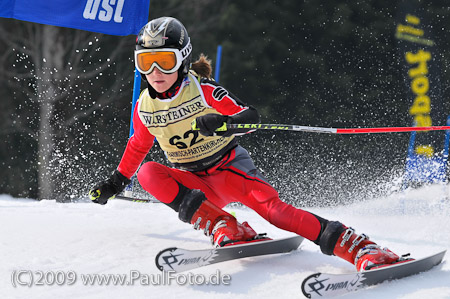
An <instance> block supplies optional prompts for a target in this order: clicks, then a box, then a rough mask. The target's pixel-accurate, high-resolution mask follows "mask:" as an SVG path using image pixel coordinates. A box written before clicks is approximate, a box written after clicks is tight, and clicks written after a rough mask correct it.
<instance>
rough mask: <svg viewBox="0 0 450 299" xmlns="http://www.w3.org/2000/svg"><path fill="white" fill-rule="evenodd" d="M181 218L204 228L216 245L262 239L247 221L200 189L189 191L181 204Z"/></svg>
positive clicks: (199, 227)
mask: <svg viewBox="0 0 450 299" xmlns="http://www.w3.org/2000/svg"><path fill="white" fill-rule="evenodd" d="M191 215H192V216H191ZM180 219H181V220H183V221H185V222H189V223H191V224H193V225H194V228H195V229H202V230H203V231H204V233H205V235H206V236H210V237H211V243H212V244H213V245H214V247H222V246H228V245H235V244H240V243H246V242H250V241H254V240H260V239H261V238H260V237H259V235H258V234H257V233H256V232H255V231H254V230H253V229H252V228H251V227H250V225H248V223H247V222H244V223H242V224H240V223H239V222H238V221H237V220H236V218H235V217H234V216H233V215H231V214H229V213H227V212H225V211H224V210H222V209H220V208H219V207H217V206H216V205H214V204H213V203H212V202H210V201H209V200H207V199H206V197H205V195H204V194H203V192H201V191H200V190H191V191H190V192H189V194H188V195H187V198H186V199H185V200H184V201H183V203H182V204H181V206H180Z"/></svg>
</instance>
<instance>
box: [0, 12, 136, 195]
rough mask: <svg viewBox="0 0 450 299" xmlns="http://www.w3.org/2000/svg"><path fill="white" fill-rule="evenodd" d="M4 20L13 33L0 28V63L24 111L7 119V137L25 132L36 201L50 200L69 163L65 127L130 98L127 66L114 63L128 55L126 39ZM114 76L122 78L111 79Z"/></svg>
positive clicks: (67, 129)
mask: <svg viewBox="0 0 450 299" xmlns="http://www.w3.org/2000/svg"><path fill="white" fill-rule="evenodd" d="M9 21H10V22H12V23H15V25H16V26H15V28H16V29H15V30H12V31H9V30H8V27H7V26H6V27H0V39H1V40H2V42H3V43H5V44H6V45H7V46H8V47H7V50H6V51H5V52H4V54H3V56H2V61H1V63H2V65H3V66H4V77H6V79H7V80H8V79H9V80H8V83H9V85H10V87H11V89H12V90H15V91H17V92H18V93H17V94H15V99H16V102H17V104H18V105H19V107H26V108H23V109H24V110H27V112H26V114H27V118H26V119H24V118H23V117H21V115H20V114H19V115H16V116H14V117H12V119H14V122H13V123H12V125H11V126H10V129H9V133H10V134H12V133H18V132H19V133H26V134H27V135H28V137H29V138H28V139H29V140H30V141H32V142H33V143H35V144H36V152H35V153H36V156H37V157H36V159H35V161H34V162H35V163H36V166H35V167H36V171H37V176H38V195H37V197H38V198H39V199H50V198H55V194H57V193H59V192H56V190H57V189H60V188H61V182H59V183H58V184H55V181H56V180H55V179H56V178H57V177H60V176H61V175H63V172H64V170H63V168H64V167H63V165H64V163H66V165H67V164H70V163H68V160H70V154H72V153H73V152H74V151H73V150H68V149H67V148H66V147H67V146H68V145H69V144H70V143H65V141H69V140H70V139H71V138H70V128H71V126H73V125H75V124H78V125H79V124H80V122H81V121H83V119H84V118H88V117H90V116H91V115H92V114H93V113H95V112H96V111H98V110H100V109H102V107H103V106H105V105H107V104H108V103H111V102H112V101H114V100H117V99H121V98H123V97H124V96H127V97H131V96H130V94H131V91H130V90H129V83H130V79H131V77H132V68H131V67H130V65H129V64H125V63H120V64H117V63H116V59H119V58H120V59H123V56H124V53H126V52H128V55H129V54H130V52H131V51H130V46H129V44H130V40H131V39H130V38H119V39H117V38H116V39H114V38H108V37H106V36H102V35H100V34H94V33H91V32H85V31H80V30H72V29H67V28H58V27H54V26H49V25H40V24H34V23H28V22H19V21H11V20H9ZM99 36H100V37H99ZM108 41H109V42H111V43H110V44H108V43H107V42H108ZM112 42H114V44H113V43H112ZM131 53H132V52H131ZM13 59H15V61H12V60H13ZM125 60H126V59H125ZM114 72H115V74H117V73H120V74H121V75H122V74H124V77H125V79H124V78H119V79H116V78H114V79H113V80H111V78H112V77H113V76H114V77H115V74H114ZM116 80H117V81H116ZM126 80H128V81H126ZM120 81H122V82H120ZM94 82H95V84H94ZM117 83H119V84H117ZM130 99H131V98H130ZM30 108H31V109H32V111H33V112H34V113H30V110H28V109H30ZM24 137H25V136H24ZM25 138H26V137H25ZM22 141H23V140H22ZM61 143H63V144H64V145H63V144H61ZM64 161H65V162H64Z"/></svg>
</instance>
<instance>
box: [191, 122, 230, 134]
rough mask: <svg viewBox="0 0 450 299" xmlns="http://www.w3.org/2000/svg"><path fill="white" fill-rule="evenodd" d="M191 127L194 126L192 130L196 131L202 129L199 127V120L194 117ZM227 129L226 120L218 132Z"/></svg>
mask: <svg viewBox="0 0 450 299" xmlns="http://www.w3.org/2000/svg"><path fill="white" fill-rule="evenodd" d="M191 128H192V130H194V131H198V130H200V128H199V127H197V120H195V119H194V120H193V121H192V122H191ZM226 130H227V123H226V122H223V124H222V126H220V127H219V128H217V129H216V132H225V131H226Z"/></svg>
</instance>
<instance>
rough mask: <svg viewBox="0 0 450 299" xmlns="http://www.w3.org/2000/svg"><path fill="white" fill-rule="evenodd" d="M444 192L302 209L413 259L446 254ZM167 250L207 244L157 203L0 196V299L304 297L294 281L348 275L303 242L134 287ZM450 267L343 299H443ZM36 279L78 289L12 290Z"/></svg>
mask: <svg viewBox="0 0 450 299" xmlns="http://www.w3.org/2000/svg"><path fill="white" fill-rule="evenodd" d="M448 188H449V187H448V186H442V185H437V186H436V185H435V186H427V187H422V188H420V189H416V190H409V191H407V192H405V193H397V194H393V195H390V196H388V197H385V198H377V199H373V200H370V201H365V202H359V203H356V204H352V205H349V206H338V207H333V208H309V209H308V208H306V209H307V210H309V211H311V212H313V213H315V214H317V215H320V216H322V217H325V218H327V219H332V220H339V221H341V222H343V223H345V224H346V225H348V226H352V227H354V228H355V229H356V230H357V232H359V233H363V232H364V233H366V234H368V235H369V236H370V237H371V239H372V240H374V241H376V242H377V243H378V244H380V245H382V246H387V247H389V248H390V249H391V250H393V251H394V252H396V253H399V254H404V253H408V252H410V253H411V255H412V256H413V257H417V258H420V257H423V256H426V255H429V254H431V253H435V252H438V251H440V250H444V249H449V248H450V225H449V224H450V201H449V200H448V199H447V194H448ZM227 210H228V211H229V212H234V213H235V214H236V217H237V218H238V219H239V220H240V221H245V220H246V221H249V223H250V224H251V225H252V226H253V228H255V230H257V231H258V232H267V233H269V235H270V236H271V237H274V238H279V237H287V236H290V235H292V234H291V233H288V232H284V231H281V230H279V229H277V228H275V227H274V226H272V225H270V224H269V223H267V222H266V221H265V220H263V219H262V218H261V217H259V216H258V215H257V214H256V213H254V212H253V211H251V210H249V209H246V208H240V207H229V208H227ZM172 246H180V247H184V248H192V249H200V248H205V247H208V246H210V245H209V241H208V238H206V237H205V236H203V234H202V233H201V232H199V231H195V230H193V229H192V227H191V226H190V225H187V224H185V223H182V222H181V221H179V220H178V218H177V215H176V214H175V213H174V212H173V211H172V210H171V209H170V208H168V207H167V206H165V205H163V204H143V203H133V202H126V201H120V200H112V201H110V202H109V203H108V204H107V205H105V206H100V205H95V204H92V203H90V202H79V203H57V202H55V201H41V202H37V201H34V200H30V199H16V198H12V197H10V196H8V195H1V196H0V252H1V269H0V296H1V298H196V299H211V298H217V299H221V298H224V299H225V298H226V299H229V298H233V299H240V298H303V297H304V296H303V294H302V293H301V281H302V280H303V278H305V277H306V276H308V275H310V274H312V273H314V272H318V271H327V272H332V273H345V272H351V271H353V270H354V268H353V266H352V265H350V264H349V263H347V262H345V261H343V260H340V259H339V258H337V257H330V256H325V255H323V254H321V253H320V250H319V248H318V247H317V246H316V245H315V244H313V243H312V242H309V241H307V240H306V241H304V242H303V244H302V245H301V249H300V250H298V251H295V252H293V253H289V254H280V255H273V256H266V257H254V258H247V259H242V260H239V261H233V262H226V263H222V264H218V265H213V266H207V267H204V268H201V269H196V270H193V271H191V272H190V273H185V274H184V276H181V274H180V276H172V277H171V280H170V285H169V284H168V283H167V280H166V281H164V283H165V285H154V284H151V283H149V281H148V280H147V281H145V280H144V279H143V278H148V277H151V278H154V279H156V278H162V274H161V272H160V271H159V270H157V269H156V267H155V263H154V258H155V256H156V254H157V253H158V252H159V251H160V250H161V249H163V248H166V247H172ZM449 259H450V253H447V254H446V256H445V257H444V263H443V264H442V265H440V266H438V267H436V268H434V269H433V270H431V271H430V272H427V273H424V274H422V275H419V276H413V277H409V278H405V279H402V280H398V281H393V282H389V283H385V284H384V285H382V286H376V287H372V288H369V289H366V290H362V291H359V292H356V293H351V294H348V295H345V296H344V298H361V297H364V298H426V297H428V298H450V263H449V262H448V261H449ZM21 270H23V271H25V270H27V271H28V272H23V273H22V272H20V273H22V274H21V275H19V276H18V277H19V280H17V275H18V273H19V272H18V271H21ZM131 272H133V273H134V274H140V275H141V276H140V277H141V278H142V279H143V280H136V281H135V283H134V284H133V285H113V284H111V283H110V284H109V285H107V286H106V285H100V284H99V283H95V284H94V285H85V284H83V281H82V278H81V276H82V275H92V274H96V273H97V274H119V275H128V276H130V275H131ZM30 273H31V274H30ZM41 273H47V276H48V280H51V274H56V273H59V274H58V275H60V278H63V277H66V275H71V274H76V276H77V280H76V281H75V282H74V283H73V284H71V285H67V284H65V285H64V284H63V285H56V283H53V285H32V286H24V285H19V284H18V283H21V282H22V283H29V282H30V277H33V278H34V283H36V282H37V279H38V278H39V276H41ZM48 273H50V274H48ZM188 274H189V275H191V277H196V279H199V278H200V279H202V278H205V279H207V278H209V276H211V275H215V277H216V278H217V277H218V278H219V279H223V281H224V282H225V283H226V282H227V281H226V278H227V277H228V278H231V281H230V282H229V284H228V285H226V284H225V283H222V284H219V285H211V284H210V285H196V284H190V285H189V284H183V279H185V280H186V279H188ZM14 275H16V276H15V277H13V276H14ZM202 275H203V276H202ZM177 277H178V278H177ZM66 278H67V277H66ZM177 279H178V280H177ZM13 280H15V283H16V287H14V286H13V284H12V281H13ZM60 281H61V280H60ZM216 281H217V279H216ZM41 282H45V280H44V281H41Z"/></svg>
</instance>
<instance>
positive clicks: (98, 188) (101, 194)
mask: <svg viewBox="0 0 450 299" xmlns="http://www.w3.org/2000/svg"><path fill="white" fill-rule="evenodd" d="M130 182H131V181H130V180H129V179H128V178H127V177H125V176H124V175H123V174H121V173H120V172H119V171H118V170H116V171H114V172H113V174H112V175H111V177H110V178H109V179H107V180H106V181H102V182H100V183H98V184H96V185H94V186H93V187H92V188H91V190H90V191H89V198H90V199H91V200H92V202H94V203H98V204H101V205H104V204H106V203H107V202H108V199H111V198H114V196H115V195H117V194H119V193H120V192H122V191H123V189H125V187H126V186H127V185H128V184H129V183H130Z"/></svg>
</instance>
